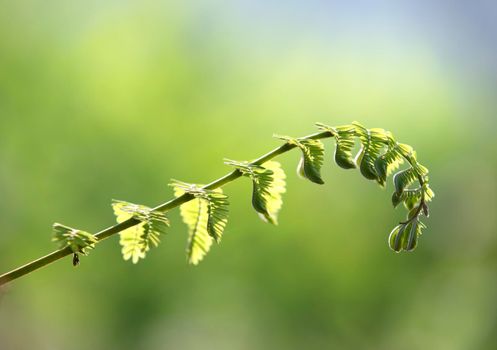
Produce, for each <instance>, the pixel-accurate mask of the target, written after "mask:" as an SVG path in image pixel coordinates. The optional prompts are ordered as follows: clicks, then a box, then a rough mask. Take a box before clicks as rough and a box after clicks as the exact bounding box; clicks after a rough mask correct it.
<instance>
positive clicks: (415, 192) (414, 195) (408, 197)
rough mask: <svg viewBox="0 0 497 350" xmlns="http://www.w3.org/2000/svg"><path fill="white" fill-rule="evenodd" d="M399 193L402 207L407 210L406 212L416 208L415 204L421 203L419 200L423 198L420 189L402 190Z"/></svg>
mask: <svg viewBox="0 0 497 350" xmlns="http://www.w3.org/2000/svg"><path fill="white" fill-rule="evenodd" d="M395 193H397V192H395ZM401 193H402V195H401V197H402V201H403V202H404V206H405V207H406V208H407V210H412V209H413V208H414V207H415V206H416V204H418V203H419V202H420V201H421V198H422V196H423V191H422V189H421V188H416V189H412V190H404V191H403V192H401Z"/></svg>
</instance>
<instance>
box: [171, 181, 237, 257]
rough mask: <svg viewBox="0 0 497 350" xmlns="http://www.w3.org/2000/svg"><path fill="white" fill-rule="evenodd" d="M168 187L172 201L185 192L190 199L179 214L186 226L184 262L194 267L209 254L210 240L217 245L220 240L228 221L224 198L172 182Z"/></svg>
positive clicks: (212, 192)
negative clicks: (171, 189)
mask: <svg viewBox="0 0 497 350" xmlns="http://www.w3.org/2000/svg"><path fill="white" fill-rule="evenodd" d="M171 186H173V188H174V194H175V196H176V197H179V196H181V195H182V194H184V193H185V192H186V193H190V194H191V195H193V197H194V198H193V199H192V200H190V201H188V202H186V203H184V204H182V205H181V206H180V213H181V217H182V218H183V221H184V223H185V224H186V225H187V226H188V243H187V248H186V253H187V258H188V262H189V263H190V264H193V265H197V264H198V263H199V262H200V261H201V260H202V259H203V258H204V256H205V255H206V254H207V253H208V252H209V250H210V248H211V246H212V241H213V239H214V240H215V241H216V242H217V243H219V242H220V240H221V237H222V234H223V231H224V228H225V226H226V223H227V221H228V204H229V203H228V197H227V196H226V195H224V194H223V193H222V190H221V189H216V190H206V189H203V188H201V187H200V186H199V185H192V184H187V183H185V182H180V181H173V183H171Z"/></svg>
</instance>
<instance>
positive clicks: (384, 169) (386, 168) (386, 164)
mask: <svg viewBox="0 0 497 350" xmlns="http://www.w3.org/2000/svg"><path fill="white" fill-rule="evenodd" d="M403 162H404V158H402V154H400V152H399V151H398V149H397V147H396V145H389V148H388V149H387V151H386V152H385V153H384V154H382V155H381V156H380V157H378V158H377V159H376V161H375V163H374V166H375V169H376V174H377V175H378V182H379V184H380V185H381V186H385V183H386V180H387V177H388V176H389V175H390V174H391V173H392V172H393V171H394V170H396V169H398V168H399V166H400V165H401V164H402V163H403Z"/></svg>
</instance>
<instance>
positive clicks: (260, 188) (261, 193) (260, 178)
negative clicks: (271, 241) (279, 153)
mask: <svg viewBox="0 0 497 350" xmlns="http://www.w3.org/2000/svg"><path fill="white" fill-rule="evenodd" d="M225 163H226V164H228V165H231V166H234V167H236V168H237V169H238V170H240V171H241V172H242V174H243V175H244V176H247V177H249V178H250V179H251V180H252V206H253V207H254V209H255V211H257V213H258V214H259V217H260V218H261V219H262V220H264V221H266V222H269V223H271V224H273V225H277V224H278V212H279V211H280V209H281V206H282V205H283V199H282V194H283V193H285V191H286V188H285V186H286V183H285V179H286V175H285V172H284V171H283V169H282V168H281V164H280V163H279V162H275V161H268V162H265V163H264V164H262V165H254V164H250V163H248V162H237V161H233V160H226V162H225Z"/></svg>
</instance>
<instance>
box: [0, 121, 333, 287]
mask: <svg viewBox="0 0 497 350" xmlns="http://www.w3.org/2000/svg"><path fill="white" fill-rule="evenodd" d="M333 136H334V134H333V133H332V132H331V131H322V132H318V133H314V134H311V135H308V136H304V137H302V138H300V139H315V140H318V139H324V138H329V137H333ZM295 147H296V145H293V144H290V143H284V144H283V145H281V146H280V147H278V148H275V149H274V150H272V151H270V152H268V153H266V154H264V155H262V156H260V157H259V158H257V159H255V160H254V161H252V162H251V164H259V165H260V164H263V163H265V162H267V161H268V160H270V159H273V158H274V157H277V156H278V155H280V154H283V153H285V152H288V151H290V150H291V149H293V148H295ZM241 176H242V173H241V172H240V171H239V170H233V171H232V172H230V173H228V174H226V175H224V176H223V177H220V178H219V179H217V180H214V181H213V182H211V183H209V184H207V185H205V186H204V187H203V188H204V189H209V190H212V189H215V188H218V187H221V186H224V185H225V184H227V183H229V182H231V181H234V180H236V179H237V178H239V177H241ZM192 199H193V196H192V195H191V194H188V193H185V194H183V195H181V196H179V197H176V198H174V199H171V200H169V201H168V202H165V203H163V204H160V205H158V206H156V207H155V208H153V209H152V210H155V211H161V212H166V211H169V210H171V209H173V208H176V207H179V206H180V205H181V204H183V203H186V202H188V201H190V200H192ZM139 223H140V221H139V220H137V219H134V218H130V219H128V220H126V221H123V222H121V223H119V224H116V225H114V226H110V227H108V228H106V229H104V230H102V231H100V232H98V233H96V234H95V237H96V238H97V240H99V241H101V240H103V239H105V238H107V237H110V236H112V235H114V234H116V233H118V232H121V231H124V230H125V229H127V228H130V227H133V226H135V225H138V224H139ZM71 254H73V251H72V250H71V248H70V247H65V248H62V249H59V250H56V251H54V252H52V253H50V254H48V255H45V256H43V257H41V258H38V259H36V260H33V261H31V262H29V263H27V264H25V265H22V266H20V267H18V268H16V269H14V270H12V271H9V272H6V273H4V274H3V275H0V286H2V285H4V284H6V283H8V282H10V281H13V280H15V279H17V278H19V277H22V276H24V275H27V274H28V273H30V272H33V271H35V270H38V269H39V268H42V267H43V266H46V265H48V264H51V263H53V262H54V261H57V260H59V259H62V258H63V257H65V256H68V255H71Z"/></svg>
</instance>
